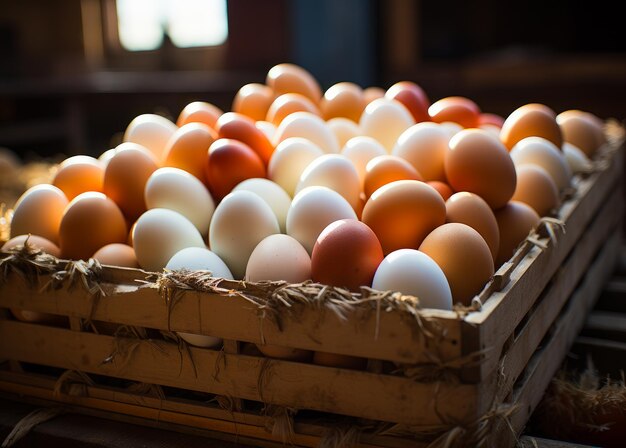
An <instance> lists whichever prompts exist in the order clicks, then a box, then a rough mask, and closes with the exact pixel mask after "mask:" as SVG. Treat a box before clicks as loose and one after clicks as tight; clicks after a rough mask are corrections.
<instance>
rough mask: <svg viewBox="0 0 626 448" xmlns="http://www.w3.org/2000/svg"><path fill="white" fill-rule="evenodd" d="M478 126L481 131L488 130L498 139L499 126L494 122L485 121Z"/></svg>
mask: <svg viewBox="0 0 626 448" xmlns="http://www.w3.org/2000/svg"><path fill="white" fill-rule="evenodd" d="M478 127H479V128H480V129H482V130H483V131H487V132H489V133H490V134H491V135H493V136H494V137H496V138H498V139H499V138H500V128H499V127H498V126H496V125H495V124H489V123H485V124H481V125H480V126H478Z"/></svg>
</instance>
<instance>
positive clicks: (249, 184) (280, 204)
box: [233, 178, 291, 233]
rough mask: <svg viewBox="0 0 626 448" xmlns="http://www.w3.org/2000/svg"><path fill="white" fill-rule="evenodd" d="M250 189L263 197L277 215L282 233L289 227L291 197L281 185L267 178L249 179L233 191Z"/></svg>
mask: <svg viewBox="0 0 626 448" xmlns="http://www.w3.org/2000/svg"><path fill="white" fill-rule="evenodd" d="M241 190H243V191H250V192H251V193H254V194H256V195H257V196H259V197H260V198H261V199H263V200H264V201H265V202H266V203H267V205H269V206H270V207H271V209H272V211H273V212H274V215H276V219H277V220H278V226H279V227H280V231H281V233H285V231H286V227H287V212H288V211H289V207H290V206H291V197H290V196H289V195H288V194H287V192H286V191H285V190H283V189H282V188H281V187H280V185H278V184H277V183H275V182H272V181H271V180H267V179H259V178H255V179H247V180H244V181H243V182H241V183H239V184H237V186H236V187H235V188H234V189H233V191H241Z"/></svg>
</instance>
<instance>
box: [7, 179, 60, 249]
mask: <svg viewBox="0 0 626 448" xmlns="http://www.w3.org/2000/svg"><path fill="white" fill-rule="evenodd" d="M68 203H69V201H68V200H67V197H65V193H63V192H62V191H61V190H59V189H58V188H57V187H55V186H53V185H47V184H40V185H35V186H34V187H31V188H29V189H28V190H26V191H25V192H24V194H22V196H20V198H19V199H18V200H17V202H16V203H15V210H14V211H13V218H12V219H11V237H15V236H18V235H26V234H29V233H31V234H33V235H38V236H41V237H42V238H45V239H47V240H50V241H51V242H53V243H54V244H58V242H59V226H60V225H61V218H62V216H63V212H64V211H65V208H66V207H67V204H68Z"/></svg>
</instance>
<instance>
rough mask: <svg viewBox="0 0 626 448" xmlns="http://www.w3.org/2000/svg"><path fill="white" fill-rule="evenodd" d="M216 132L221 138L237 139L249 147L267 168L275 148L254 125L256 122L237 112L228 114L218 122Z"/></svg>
mask: <svg viewBox="0 0 626 448" xmlns="http://www.w3.org/2000/svg"><path fill="white" fill-rule="evenodd" d="M215 130H217V133H218V135H219V137H220V138H227V139H235V140H239V141H240V142H243V143H245V144H246V145H248V147H250V148H251V149H252V150H253V151H254V152H256V153H257V155H258V156H259V157H260V158H261V160H262V161H263V164H264V165H265V166H267V164H268V162H269V160H270V157H272V153H273V152H274V146H272V144H271V143H270V141H269V140H268V138H267V137H266V136H265V134H264V133H263V131H261V130H259V129H258V128H257V127H256V126H255V125H254V120H252V119H251V118H248V117H246V116H245V115H241V114H238V113H235V112H227V113H225V114H224V115H222V116H221V117H220V118H219V120H217V123H216V124H215ZM233 166H236V165H233Z"/></svg>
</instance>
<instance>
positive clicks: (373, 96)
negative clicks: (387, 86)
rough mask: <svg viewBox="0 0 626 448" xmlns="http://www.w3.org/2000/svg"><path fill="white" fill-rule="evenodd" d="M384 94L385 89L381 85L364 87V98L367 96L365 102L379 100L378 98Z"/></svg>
mask: <svg viewBox="0 0 626 448" xmlns="http://www.w3.org/2000/svg"><path fill="white" fill-rule="evenodd" d="M384 96H385V90H384V89H382V88H380V87H376V86H372V87H368V88H366V89H363V98H365V104H369V103H371V102H372V101H374V100H377V99H378V98H382V97H384Z"/></svg>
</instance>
